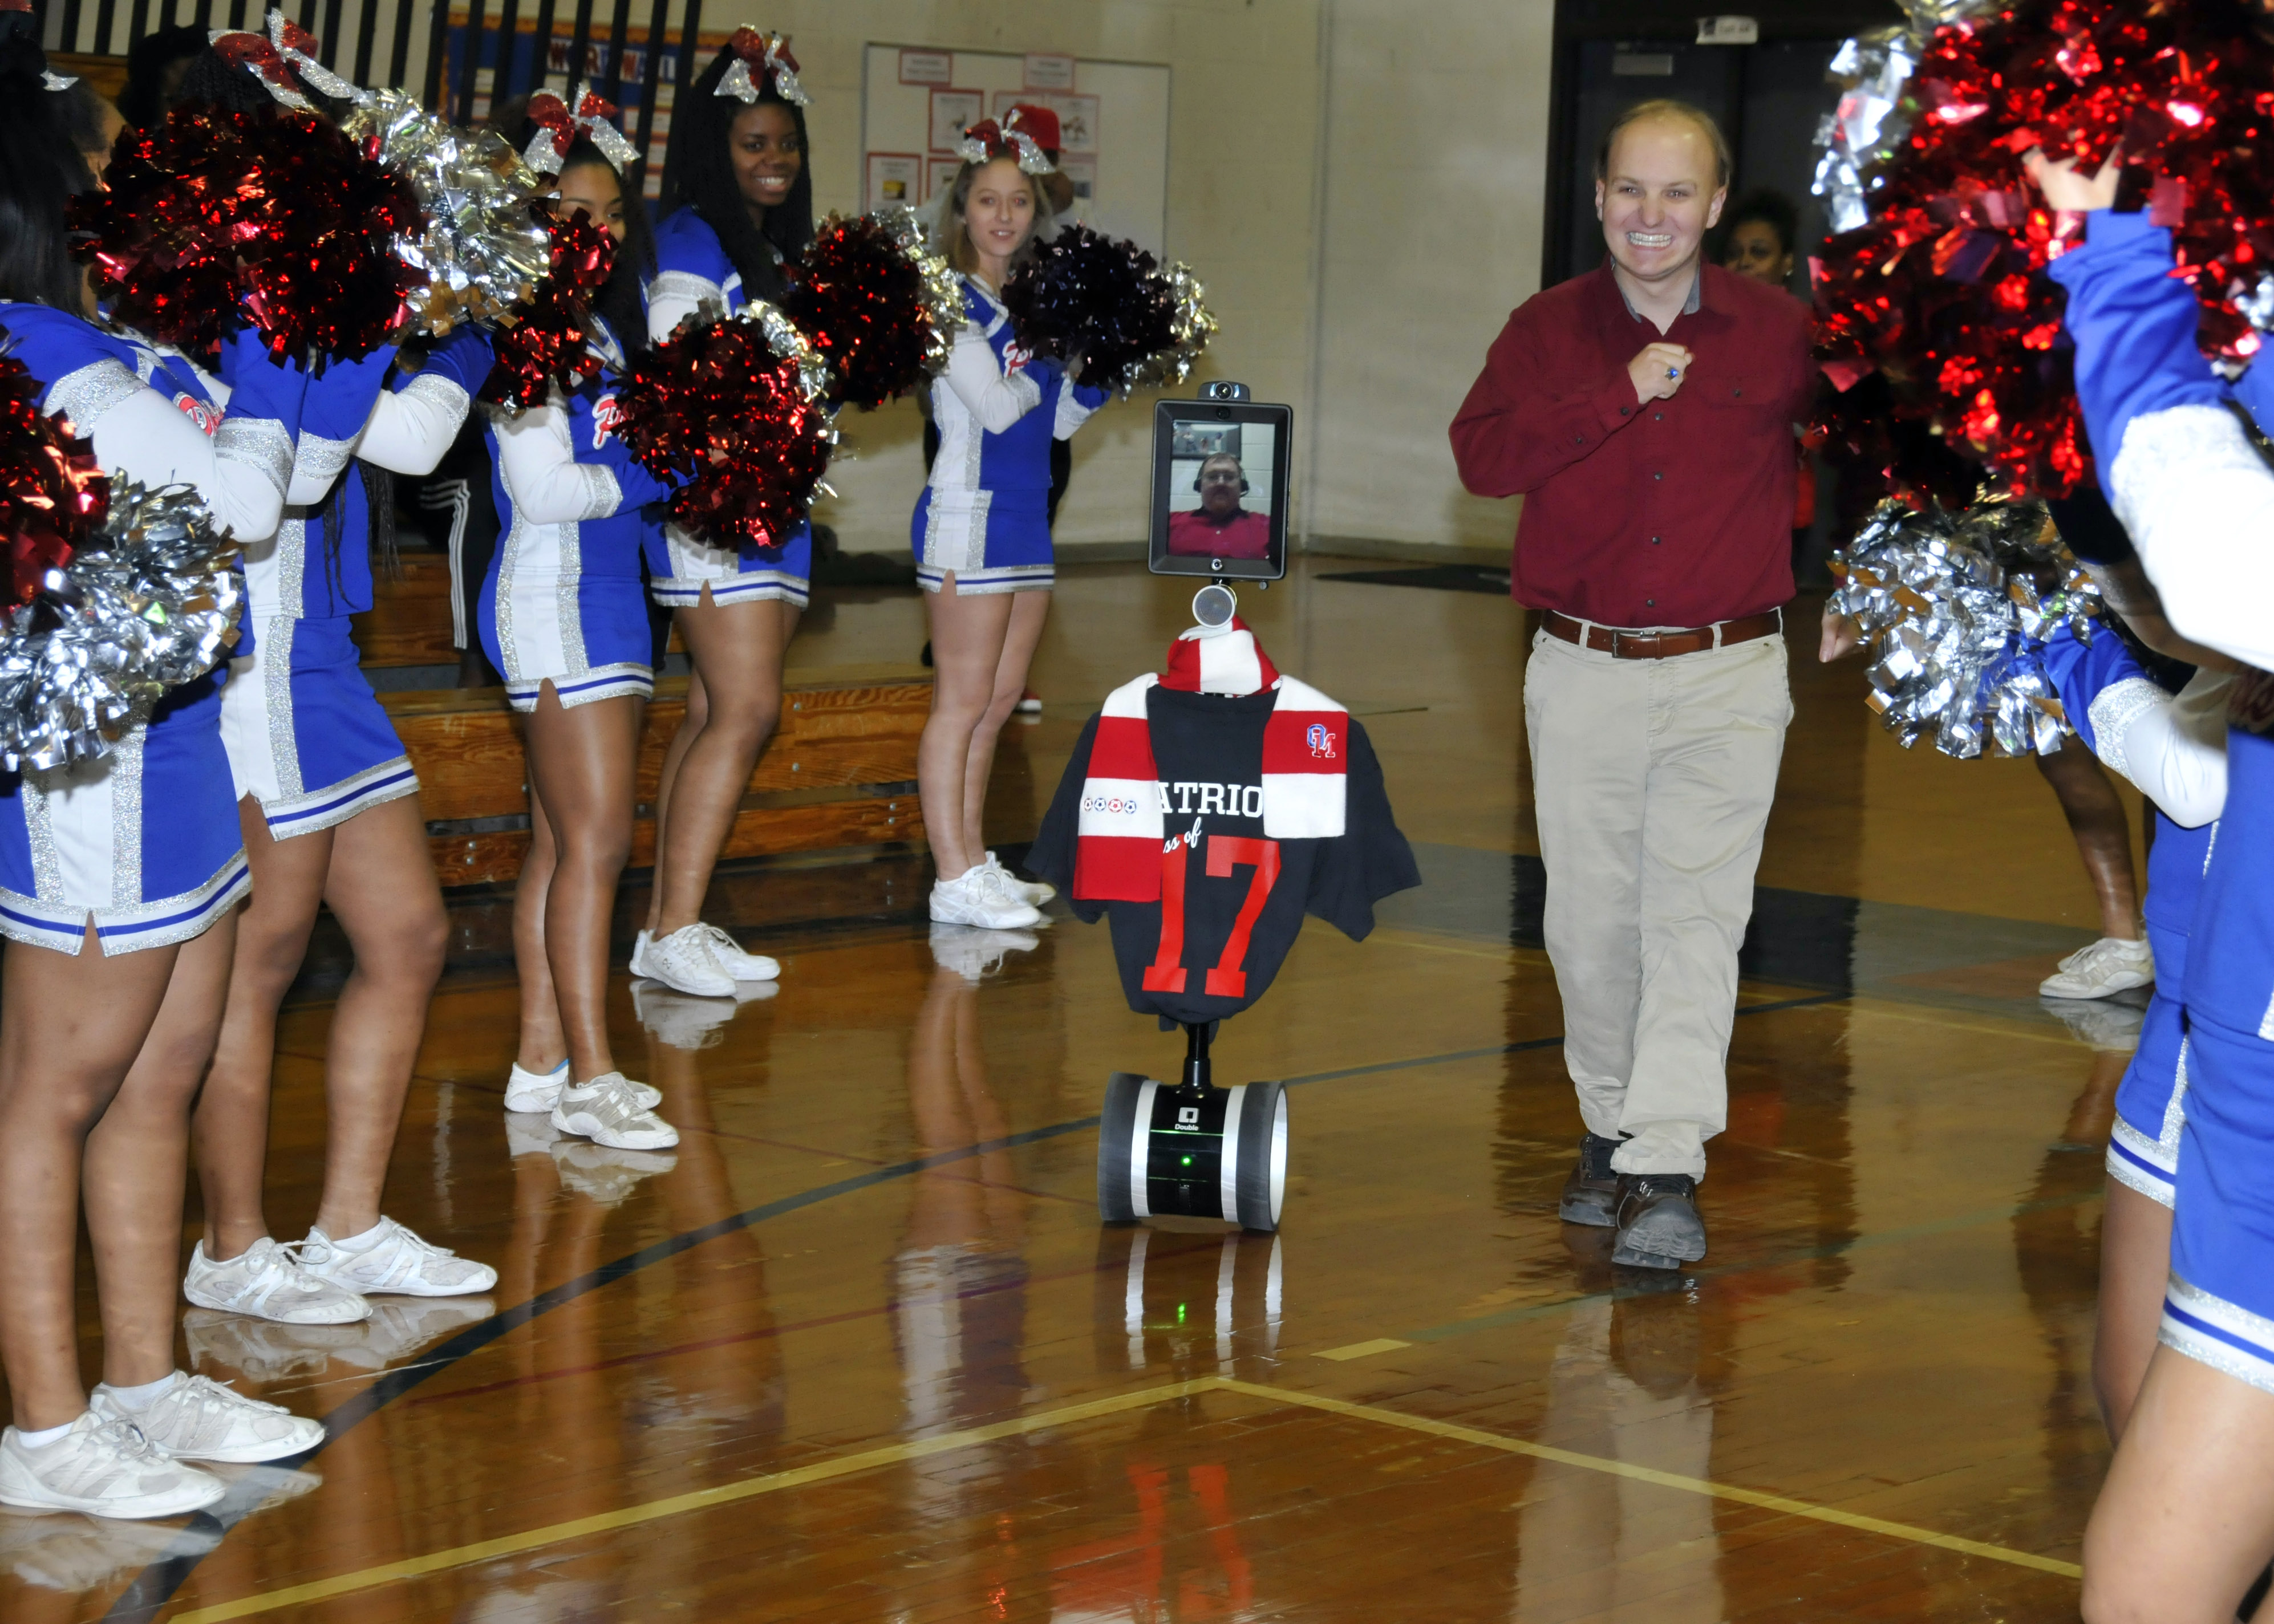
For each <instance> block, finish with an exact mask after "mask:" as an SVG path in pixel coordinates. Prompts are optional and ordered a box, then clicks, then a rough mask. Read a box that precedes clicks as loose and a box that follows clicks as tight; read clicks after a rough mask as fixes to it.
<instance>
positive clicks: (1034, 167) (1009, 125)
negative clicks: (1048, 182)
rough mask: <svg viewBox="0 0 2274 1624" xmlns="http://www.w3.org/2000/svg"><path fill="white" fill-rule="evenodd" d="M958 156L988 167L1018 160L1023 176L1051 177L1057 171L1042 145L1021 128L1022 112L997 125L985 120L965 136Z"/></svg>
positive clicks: (1007, 115)
mask: <svg viewBox="0 0 2274 1624" xmlns="http://www.w3.org/2000/svg"><path fill="white" fill-rule="evenodd" d="M955 153H956V156H958V157H959V158H961V159H962V160H963V161H964V162H966V163H987V162H991V161H992V160H994V159H997V158H1016V159H1017V160H1018V161H1019V169H1020V172H1021V173H1024V174H1028V175H1048V174H1050V172H1051V171H1052V170H1054V169H1057V168H1058V165H1057V164H1055V163H1052V162H1050V154H1048V153H1046V152H1044V151H1043V148H1042V145H1041V143H1039V142H1037V141H1036V140H1035V138H1034V137H1033V136H1031V135H1029V134H1028V133H1027V132H1026V131H1025V130H1023V129H1021V128H1020V120H1019V109H1017V108H1015V107H1014V108H1013V109H1011V110H1010V111H1009V112H1007V113H1005V114H1004V115H1003V117H1002V120H1001V121H1000V122H999V123H998V121H996V120H995V119H992V118H985V119H982V120H981V121H980V122H979V123H977V124H974V125H972V126H971V127H970V128H969V129H968V130H966V131H965V132H963V139H962V140H960V141H959V142H958V143H957V144H956V148H955Z"/></svg>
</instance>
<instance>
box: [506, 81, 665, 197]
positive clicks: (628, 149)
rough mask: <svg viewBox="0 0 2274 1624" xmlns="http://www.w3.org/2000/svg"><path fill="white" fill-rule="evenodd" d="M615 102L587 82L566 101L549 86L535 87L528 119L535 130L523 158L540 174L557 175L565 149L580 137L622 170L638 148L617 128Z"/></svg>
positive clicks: (530, 100) (573, 89)
mask: <svg viewBox="0 0 2274 1624" xmlns="http://www.w3.org/2000/svg"><path fill="white" fill-rule="evenodd" d="M570 109H574V110H573V111H572V110H570ZM616 113H617V108H616V104H615V103H614V102H611V101H609V100H608V99H607V98H606V97H605V96H602V95H599V94H596V93H595V92H594V91H593V89H592V87H591V86H589V85H579V86H576V87H574V88H572V89H571V90H570V91H569V96H568V99H567V100H566V101H563V100H562V99H561V97H560V96H558V95H556V94H553V92H552V91H550V90H540V91H538V93H537V94H535V95H533V96H531V97H530V99H529V119H530V122H531V124H535V125H536V126H537V133H536V134H535V135H534V136H532V137H531V139H530V143H529V150H528V151H527V152H525V153H523V154H522V158H523V162H526V163H527V164H528V165H529V167H530V168H531V169H535V170H537V171H538V173H539V174H541V175H558V174H560V173H561V165H562V164H563V163H565V162H568V159H569V148H570V147H574V146H576V142H577V139H578V138H579V137H582V138H583V139H585V140H588V141H590V142H591V143H592V145H593V146H595V147H599V149H600V155H601V156H602V157H604V158H606V160H607V161H608V162H610V163H612V164H614V166H615V168H616V172H617V173H618V174H619V175H621V174H622V173H623V172H624V171H625V170H626V169H629V168H630V167H631V164H632V160H633V159H635V158H636V157H638V156H639V152H638V149H637V148H636V147H633V146H632V144H631V143H630V142H629V141H628V140H626V139H624V134H623V132H622V131H621V130H619V129H617V128H616V125H615V117H616Z"/></svg>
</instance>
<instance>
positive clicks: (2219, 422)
mask: <svg viewBox="0 0 2274 1624" xmlns="http://www.w3.org/2000/svg"><path fill="white" fill-rule="evenodd" d="M2171 271H2172V245H2171V236H2170V233H2169V232H2167V231H2165V230H2164V229H2160V228H2158V227H2156V226H2153V225H2151V224H2150V223H2149V221H2148V219H2147V216H2145V215H2144V214H2113V213H2111V212H2108V211H2100V212H2097V213H2095V214H2093V215H2092V216H2091V220H2090V240H2089V241H2088V242H2087V243H2086V244H2084V245H2083V246H2082V247H2081V248H2078V249H2074V250H2072V251H2071V252H2069V253H2067V254H2066V255H2064V256H2063V257H2062V258H2061V259H2058V260H2056V261H2055V262H2054V265H2053V274H2054V276H2055V277H2056V279H2057V280H2059V282H2062V283H2063V284H2065V285H2066V286H2067V289H2068V290H2069V304H2068V314H2067V324H2068V327H2069V328H2070V330H2071V332H2072V333H2073V334H2074V335H2075V338H2076V342H2077V364H2076V372H2077V395H2078V398H2079V399H2080V401H2081V402H2082V404H2083V407H2084V412H2085V421H2086V425H2087V427H2088V428H2089V429H2090V432H2091V435H2092V440H2093V443H2094V445H2095V447H2096V448H2097V451H2098V454H2099V455H2100V457H2101V459H2102V466H2103V470H2104V483H2105V485H2106V486H2107V488H2108V492H2109V496H2110V499H2111V502H2112V506H2113V507H2114V508H2115V509H2116V514H2117V516H2118V517H2119V518H2120V519H2121V520H2122V521H2123V523H2124V526H2125V528H2126V530H2128V531H2129V532H2130V533H2131V537H2132V541H2133V545H2134V546H2135V548H2136V549H2137V550H2138V552H2139V554H2140V561H2141V564H2142V567H2143V568H2145V569H2146V570H2147V572H2148V575H2149V578H2150V580H2152V581H2153V582H2154V583H2156V588H2157V592H2158V593H2159V594H2160V595H2161V596H2162V598H2163V600H2164V608H2165V613H2166V614H2168V615H2169V616H2170V618H2171V621H2172V626H2173V627H2175V628H2177V629H2178V630H2179V631H2180V634H2181V635H2184V636H2187V637H2189V638H2191V639H2193V640H2194V641H2195V642H2197V643H2202V644H2203V645H2205V646H2206V647H2209V648H2213V649H2217V650H2219V651H2220V652H2222V653H2225V654H2227V655H2229V656H2231V657H2233V658H2236V659H2239V660H2242V661H2245V662H2247V663H2248V664H2250V665H2255V666H2257V667H2259V668H2260V669H2261V670H2270V669H2274V636H2270V635H2268V631H2267V628H2268V626H2269V625H2270V624H2274V622H2270V621H2269V620H2268V618H2267V614H2266V611H2267V607H2268V605H2274V549H2270V548H2269V547H2268V546H2267V545H2266V538H2267V536H2268V535H2269V534H2270V533H2274V473H2270V472H2269V471H2268V470H2267V468H2266V465H2265V464H2264V463H2263V462H2261V461H2260V460H2259V457H2258V455H2257V453H2256V452H2255V450H2253V449H2252V447H2251V444H2250V441H2249V439H2248V436H2247V435H2246V434H2245V433H2244V432H2243V430H2242V427H2241V425H2240V424H2239V423H2237V422H2236V421H2235V419H2234V417H2233V415H2232V414H2231V413H2230V411H2229V410H2228V409H2227V407H2226V405H2225V397H2226V393H2227V392H2226V390H2225V387H2224V386H2222V385H2221V384H2220V383H2219V381H2218V379H2217V378H2216V377H2214V376H2213V375H2212V373H2211V371H2210V367H2209V366H2208V365H2206V364H2205V363H2204V361H2203V359H2202V356H2201V354H2200V353H2199V352H2198V351H2197V350H2196V348H2195V325H2196V317H2197V311H2196V305H2195V296H2194V294H2193V293H2192V291H2191V290H2190V289H2188V287H2187V284H2186V283H2184V282H2178V281H2175V280H2174V279H2173V278H2172V275H2171ZM2244 393H2245V395H2246V398H2247V397H2248V395H2250V394H2251V393H2252V391H2248V390H2246V391H2245V392H2244ZM2185 996H2186V1001H2187V1094H2186V1098H2185V1115H2186V1117H2187V1121H2186V1124H2185V1125H2184V1126H2183V1127H2182V1128H2181V1130H2180V1154H2179V1166H2178V1177H2177V1186H2178V1188H2177V1192H2176V1197H2175V1200H2174V1210H2173V1216H2172V1277H2171V1283H2170V1285H2169V1287H2168V1289H2166V1292H2165V1299H2164V1321H2163V1327H2162V1330H2161V1337H2162V1340H2163V1341H2164V1342H2165V1344H2166V1345H2168V1346H2169V1347H2171V1348H2172V1349H2174V1350H2177V1351H2179V1352H2180V1353H2183V1354H2185V1355H2187V1357H2190V1358H2194V1359H2196V1360H2199V1361H2201V1362H2202V1363H2203V1364H2206V1365H2210V1366H2212V1367H2213V1368H2214V1369H2217V1370H2219V1371H2223V1372H2226V1373H2227V1374H2229V1375H2231V1376H2233V1377H2234V1378H2236V1379H2237V1380H2240V1381H2244V1382H2248V1384H2250V1385H2251V1386H2252V1387H2258V1388H2260V1389H2262V1390H2263V1391H2266V1392H2274V1267H2270V1259H2274V1178H2269V1177H2268V1176H2267V1175H2268V1171H2269V1169H2274V739H2269V738H2266V737H2263V736H2262V735H2260V734H2257V733H2248V732H2245V731H2243V730H2241V729H2239V728H2238V729H2235V730H2233V731H2232V732H2231V733H2229V735H2228V739H2227V793H2226V802H2225V812H2224V813H2223V815H2222V816H2221V818H2220V823H2219V835H2218V840H2217V841H2216V842H2215V843H2214V845H2213V846H2212V848H2211V853H2210V867H2209V868H2208V870H2207V871H2206V873H2205V874H2204V876H2203V889H2202V898H2201V900H2200V902H2199V904H2198V905H2197V908H2196V912H2195V929H2194V934H2193V939H2192V941H2191V942H2190V943H2189V944H2188V954H2187V982H2186V994H2185Z"/></svg>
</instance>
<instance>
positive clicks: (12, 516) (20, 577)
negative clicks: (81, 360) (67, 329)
mask: <svg viewBox="0 0 2274 1624" xmlns="http://www.w3.org/2000/svg"><path fill="white" fill-rule="evenodd" d="M0 337H4V335H0ZM39 398H40V383H39V380H37V379H35V378H34V377H33V376H32V375H31V373H30V372H26V370H25V368H24V364H23V363H22V362H20V361H18V360H16V359H14V358H13V357H8V356H0V534H4V535H5V536H6V537H7V540H8V560H7V562H8V582H7V590H8V602H9V603H10V604H11V605H16V604H27V603H29V602H31V601H32V594H33V593H34V591H35V590H37V589H38V587H39V585H40V581H41V576H43V575H46V574H47V572H48V571H49V570H51V569H62V568H64V567H66V566H67V565H69V564H70V562H71V560H72V553H73V552H74V551H76V550H77V549H78V548H79V546H80V545H82V544H83V543H84V542H85V540H86V539H87V537H88V536H89V535H91V534H92V533H93V532H94V531H95V530H98V529H100V528H101V526H102V520H103V515H104V514H105V513H106V512H108V511H109V506H110V481H109V479H107V478H105V477H103V473H102V470H101V469H100V468H98V467H96V466H95V461H94V447H93V446H92V445H91V444H89V443H88V442H87V440H80V439H79V438H77V437H76V436H75V435H74V434H73V433H72V426H71V424H70V422H69V421H68V420H67V419H66V418H64V417H63V415H62V414H61V413H57V414H56V416H54V417H47V416H43V415H42V414H41V411H40V407H39Z"/></svg>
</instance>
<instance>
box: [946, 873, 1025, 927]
mask: <svg viewBox="0 0 2274 1624" xmlns="http://www.w3.org/2000/svg"><path fill="white" fill-rule="evenodd" d="M1013 883H1014V882H1013V880H1012V878H1011V876H1009V875H1008V874H1005V872H1004V871H1003V870H1001V869H999V868H989V867H987V865H986V864H984V863H975V864H974V865H973V866H972V867H971V868H967V869H965V870H964V871H963V872H962V873H961V874H960V875H958V876H956V877H955V878H953V879H952V880H934V881H933V882H932V886H931V917H932V922H933V923H935V924H940V925H977V926H979V927H980V928H981V929H986V930H1026V929H1032V928H1033V927H1035V926H1036V925H1039V924H1041V923H1042V922H1043V915H1042V913H1041V911H1040V910H1039V909H1037V908H1035V907H1034V906H1031V905H1030V904H1028V902H1026V901H1025V900H1024V899H1023V898H1020V897H1018V896H1016V895H1014V894H1013V891H1012V890H1011V887H1012V885H1013Z"/></svg>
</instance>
